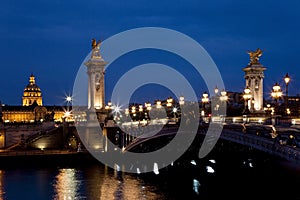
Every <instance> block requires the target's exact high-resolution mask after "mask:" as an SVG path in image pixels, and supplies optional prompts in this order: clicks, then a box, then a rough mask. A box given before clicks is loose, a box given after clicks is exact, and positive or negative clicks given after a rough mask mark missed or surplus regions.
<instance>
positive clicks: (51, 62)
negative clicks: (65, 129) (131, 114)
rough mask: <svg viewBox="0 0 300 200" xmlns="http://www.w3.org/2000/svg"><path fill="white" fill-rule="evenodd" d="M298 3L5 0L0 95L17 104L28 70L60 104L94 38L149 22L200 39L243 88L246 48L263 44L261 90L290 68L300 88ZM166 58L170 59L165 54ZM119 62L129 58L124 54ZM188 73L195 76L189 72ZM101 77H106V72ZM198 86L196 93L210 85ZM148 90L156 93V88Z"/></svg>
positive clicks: (47, 98)
mask: <svg viewBox="0 0 300 200" xmlns="http://www.w3.org/2000/svg"><path fill="white" fill-rule="evenodd" d="M299 9H300V2H299V1H298V0H286V1H273V0H263V1H259V0H252V1H241V0H227V1H223V0H212V1H202V0H186V1H180V0H174V1H161V0H160V1H157V0H152V1H149V0H148V1H147V0H129V1H121V0H114V1H111V0H101V1H100V0H92V1H78V0H74V1H63V0H51V1H46V0H40V1H35V0H23V1H17V0H4V1H1V6H0V52H1V54H0V58H1V78H0V100H1V101H2V103H5V104H11V105H20V104H21V98H22V93H23V90H24V87H25V86H26V85H27V84H28V80H29V76H30V74H31V73H33V74H34V75H35V76H36V81H37V84H38V85H39V86H40V87H41V89H42V93H43V97H44V98H43V101H44V104H45V105H53V104H55V105H58V104H63V103H64V96H65V94H69V93H71V91H72V88H73V82H74V79H75V75H76V73H77V70H78V68H79V67H80V65H81V63H82V61H83V60H84V58H85V57H86V56H87V54H88V53H89V52H90V49H91V39H92V38H97V39H101V40H105V39H106V38H108V37H110V36H113V35H114V34H117V33H119V32H122V31H125V30H128V29H132V28H138V27H148V26H155V27H164V28H169V29H174V30H176V31H179V32H182V33H184V34H186V35H188V36H190V37H192V38H193V39H195V40H196V41H197V42H199V43H200V44H201V45H202V46H203V47H204V48H205V49H206V50H207V52H208V53H209V54H210V56H211V57H212V58H213V60H214V61H215V63H216V64H217V66H218V68H219V70H220V72H221V74H222V76H223V80H224V83H225V86H226V90H230V91H238V92H241V91H242V90H243V88H244V79H243V75H244V72H243V71H242V68H243V67H245V66H246V65H247V64H248V62H249V56H248V54H247V53H246V52H247V50H255V49H257V48H258V47H259V48H261V49H263V50H264V54H263V56H262V57H261V59H260V62H261V63H262V64H263V65H264V66H265V67H266V68H267V70H266V71H265V82H264V86H265V87H264V90H265V91H264V92H265V94H264V95H265V97H268V96H269V93H270V91H271V88H272V85H273V84H274V83H275V82H278V83H279V84H280V85H282V86H284V81H283V77H284V75H285V74H286V73H287V72H288V73H289V74H290V76H291V78H292V81H291V83H290V85H289V89H290V90H289V91H290V94H291V95H296V94H298V93H300V92H299V89H298V88H299V87H300V71H299V53H300V39H299V36H300V12H299ZM151 56H152V57H153V56H155V57H156V61H157V60H158V59H157V58H160V57H161V58H162V60H163V57H164V56H163V55H159V54H158V52H154V53H153V54H150V55H148V56H145V57H151ZM132 59H133V60H135V59H137V60H139V59H143V56H136V57H132ZM126 60H127V62H128V64H127V63H126V62H125V61H126ZM171 60H172V59H171ZM134 62H137V61H134ZM134 62H133V63H134ZM175 62H176V59H175ZM137 63H139V62H137ZM166 63H167V64H172V63H171V62H170V60H168V61H166ZM177 64H178V63H177ZM120 65H121V64H120ZM122 65H125V66H127V65H132V63H131V61H130V60H129V59H124V62H122ZM174 65H176V64H174ZM119 67H122V66H119ZM115 70H116V71H120V70H119V69H117V68H116V69H115ZM111 74H114V73H113V72H111ZM190 79H191V80H192V82H193V81H194V82H195V77H193V73H190ZM106 82H107V83H110V77H106ZM200 82H201V81H200ZM195 83H196V82H195ZM109 85H110V84H108V85H107V90H106V91H107V92H108V93H109V91H110V90H111V88H110V86H109ZM200 85H201V84H200ZM195 88H196V89H195V90H196V92H197V93H199V95H200V94H201V93H202V92H203V91H204V90H207V89H206V88H202V87H200V86H199V87H197V86H195ZM283 88H284V87H283ZM152 91H153V95H152V96H153V97H154V96H155V91H156V90H155V91H154V90H152ZM147 95H149V96H151V94H149V93H147ZM159 95H161V96H163V94H158V96H159ZM137 96H139V95H137ZM155 98H156V97H155ZM155 98H154V99H155ZM137 99H138V97H137ZM143 100H144V99H143V98H141V101H143Z"/></svg>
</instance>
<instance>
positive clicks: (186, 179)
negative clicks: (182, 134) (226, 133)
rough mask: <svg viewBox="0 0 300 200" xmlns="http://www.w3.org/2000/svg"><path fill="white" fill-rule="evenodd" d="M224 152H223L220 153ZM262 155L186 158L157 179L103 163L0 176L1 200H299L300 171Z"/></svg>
mask: <svg viewBox="0 0 300 200" xmlns="http://www.w3.org/2000/svg"><path fill="white" fill-rule="evenodd" d="M222 151H223V152H224V149H222ZM267 158H268V159H266V156H265V155H263V156H262V153H260V152H259V153H258V154H257V153H255V154H249V152H247V153H246V154H244V153H243V154H242V155H238V156H237V155H233V154H232V153H229V152H226V153H225V154H224V153H222V154H220V152H216V154H212V155H210V156H208V158H206V159H194V158H192V159H191V158H187V159H185V160H181V161H180V162H174V165H173V166H169V167H168V168H165V169H161V170H160V171H159V174H158V175H156V174H155V173H147V174H129V173H124V172H121V171H116V170H115V169H112V168H109V167H107V166H105V165H103V164H101V163H98V164H95V163H93V164H89V163H83V164H82V165H79V166H77V165H76V166H56V165H55V164H53V165H52V166H36V167H21V166H18V167H15V168H3V169H1V170H0V200H2V199H4V200H6V199H8V200H19V199H30V200H32V199H36V200H44V199H45V200H48V199H54V200H79V199H87V200H89V199H91V200H95V199H101V200H102V199H104V200H111V199H113V200H123V199H124V200H127V199H128V200H135V199H138V200H154V199H155V200H156V199H159V200H167V199H168V200H169V199H215V198H216V197H218V196H219V195H222V197H223V198H230V199H233V198H240V199H242V198H245V197H247V198H248V199H249V198H252V199H256V197H258V196H260V195H268V197H269V198H275V197H280V196H281V197H284V198H291V197H299V195H300V191H299V190H298V189H297V188H298V186H299V184H300V173H299V170H294V171H293V170H292V168H291V167H290V166H286V165H281V164H279V162H278V161H274V160H272V159H269V156H267Z"/></svg>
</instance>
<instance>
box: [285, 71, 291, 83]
mask: <svg viewBox="0 0 300 200" xmlns="http://www.w3.org/2000/svg"><path fill="white" fill-rule="evenodd" d="M290 80H291V78H290V76H289V74H288V73H286V75H285V77H284V82H285V84H289V82H290Z"/></svg>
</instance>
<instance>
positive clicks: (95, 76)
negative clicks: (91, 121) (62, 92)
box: [84, 40, 107, 111]
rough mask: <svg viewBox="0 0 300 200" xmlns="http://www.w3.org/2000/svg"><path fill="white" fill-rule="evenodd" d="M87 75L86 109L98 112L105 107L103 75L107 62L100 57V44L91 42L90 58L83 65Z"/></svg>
mask: <svg viewBox="0 0 300 200" xmlns="http://www.w3.org/2000/svg"><path fill="white" fill-rule="evenodd" d="M84 64H85V65H86V66H87V74H88V79H89V80H88V87H89V88H88V108H89V109H96V111H100V110H101V109H104V107H105V91H104V88H105V83H104V73H105V66H106V64H107V62H105V61H104V60H103V58H102V57H101V55H100V42H98V43H96V44H95V41H94V40H93V44H92V54H91V58H90V59H89V60H88V61H87V62H85V63H84Z"/></svg>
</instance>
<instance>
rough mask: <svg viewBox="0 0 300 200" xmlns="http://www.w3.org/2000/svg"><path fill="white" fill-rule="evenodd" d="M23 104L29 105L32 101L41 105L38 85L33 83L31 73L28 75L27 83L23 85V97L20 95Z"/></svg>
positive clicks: (33, 79) (40, 93)
mask: <svg viewBox="0 0 300 200" xmlns="http://www.w3.org/2000/svg"><path fill="white" fill-rule="evenodd" d="M22 102H23V106H30V105H32V104H33V103H34V102H36V104H37V105H39V106H42V105H43V100H42V92H41V89H40V88H39V86H38V85H37V84H36V83H35V77H34V75H33V74H31V75H30V77H29V84H28V85H27V86H26V87H25V89H24V93H23V97H22Z"/></svg>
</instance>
